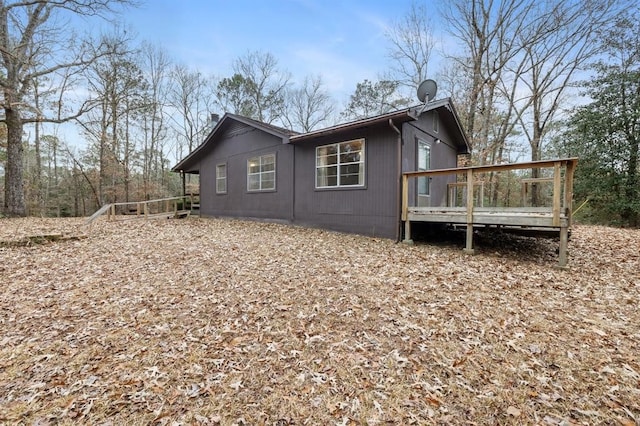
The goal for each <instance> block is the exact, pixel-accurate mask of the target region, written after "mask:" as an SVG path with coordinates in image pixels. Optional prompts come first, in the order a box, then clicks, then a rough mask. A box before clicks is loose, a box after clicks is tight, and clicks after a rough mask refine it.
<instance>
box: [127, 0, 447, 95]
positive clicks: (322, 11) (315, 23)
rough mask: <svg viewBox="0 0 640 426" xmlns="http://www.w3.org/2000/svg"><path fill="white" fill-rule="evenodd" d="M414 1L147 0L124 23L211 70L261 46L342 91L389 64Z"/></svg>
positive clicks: (296, 70) (297, 72) (227, 69)
mask: <svg viewBox="0 0 640 426" xmlns="http://www.w3.org/2000/svg"><path fill="white" fill-rule="evenodd" d="M427 4H429V2H427ZM410 7H411V0H394V1H390V0H386V1H385V0H369V1H366V0H351V1H336V0H269V1H267V0H262V1H261V0H183V1H177V0H147V2H146V3H145V4H142V5H141V7H139V8H137V9H133V10H128V11H127V12H125V14H124V16H123V22H124V23H125V24H126V25H128V26H129V27H130V28H131V29H133V30H134V31H135V32H136V33H137V34H138V36H139V39H141V40H147V41H150V42H152V43H154V44H159V45H161V46H163V47H164V48H165V49H166V50H167V51H168V53H169V54H170V55H171V57H172V58H173V59H174V60H175V61H177V62H181V63H184V64H186V65H188V66H190V67H192V68H197V69H199V70H200V71H202V72H203V73H204V74H206V75H215V76H218V77H226V76H229V75H230V74H231V64H232V62H233V60H234V59H235V58H237V57H239V56H242V55H243V54H245V53H247V52H248V51H253V50H260V51H266V52H270V53H272V54H273V55H274V56H275V57H276V58H277V59H278V61H279V64H280V66H281V67H282V68H284V69H286V70H288V71H290V72H291V73H292V75H293V77H294V79H296V80H301V79H302V78H304V76H305V75H309V74H314V75H315V74H320V75H322V77H323V80H324V82H325V84H326V86H327V88H328V89H329V90H330V91H331V92H332V93H333V94H334V95H335V96H336V97H337V98H344V97H345V96H347V95H348V94H350V93H352V92H353V90H354V89H355V86H356V83H358V82H360V81H362V80H364V79H365V78H368V79H376V78H378V76H379V75H380V74H381V73H382V72H384V71H385V67H386V65H387V64H388V61H389V60H388V58H387V52H388V43H387V40H386V38H385V32H386V31H387V29H388V28H389V26H390V25H392V24H393V22H394V21H397V20H399V19H401V18H402V17H403V16H404V15H405V14H406V13H407V12H408V11H409V9H410ZM435 15H436V13H435V12H434V16H435Z"/></svg>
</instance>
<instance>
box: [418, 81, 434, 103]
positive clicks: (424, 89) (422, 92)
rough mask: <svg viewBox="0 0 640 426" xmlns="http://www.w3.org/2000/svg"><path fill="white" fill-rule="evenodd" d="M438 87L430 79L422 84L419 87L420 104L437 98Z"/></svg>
mask: <svg viewBox="0 0 640 426" xmlns="http://www.w3.org/2000/svg"><path fill="white" fill-rule="evenodd" d="M437 91H438V85H437V84H436V82H435V81H433V80H431V79H428V80H425V81H423V82H422V83H420V85H419V86H418V99H420V102H423V103H426V102H429V101H431V100H432V99H433V98H435V97H436V92H437Z"/></svg>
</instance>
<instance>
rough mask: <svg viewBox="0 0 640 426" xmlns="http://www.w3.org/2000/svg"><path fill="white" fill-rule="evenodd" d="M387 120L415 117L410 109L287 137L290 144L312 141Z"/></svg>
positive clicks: (386, 121)
mask: <svg viewBox="0 0 640 426" xmlns="http://www.w3.org/2000/svg"><path fill="white" fill-rule="evenodd" d="M389 119H392V120H393V119H405V121H409V120H415V117H414V116H413V115H411V109H410V108H407V109H403V110H399V111H394V112H390V113H387V114H383V115H378V116H375V117H369V118H364V119H362V120H357V121H351V122H349V123H343V124H338V125H336V126H332V127H327V128H325V129H320V130H314V131H311V132H308V133H302V134H299V135H293V136H290V137H289V140H290V142H291V143H296V142H301V141H304V140H309V139H314V138H318V137H322V136H329V135H333V134H336V133H342V132H347V131H349V130H354V129H359V128H362V127H367V126H372V125H380V124H383V123H388V121H389Z"/></svg>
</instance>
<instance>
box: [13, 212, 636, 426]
mask: <svg viewBox="0 0 640 426" xmlns="http://www.w3.org/2000/svg"><path fill="white" fill-rule="evenodd" d="M80 223H81V222H80V221H77V220H65V221H60V220H56V221H46V220H37V219H27V220H2V221H0V239H3V238H9V237H12V238H18V237H22V236H24V235H29V234H33V233H42V232H51V231H52V230H54V229H53V228H59V229H55V230H56V231H57V232H63V233H64V232H81V231H82V228H81V227H79V226H78V225H79V224H80ZM39 228H43V229H39ZM554 247H555V246H553V245H549V244H533V245H532V246H531V247H530V249H528V250H527V252H526V253H521V254H519V255H518V256H514V255H513V254H512V252H511V251H510V250H509V249H500V248H489V249H482V250H481V253H480V254H479V255H476V256H467V255H464V254H463V253H462V252H461V251H460V250H459V248H457V247H451V246H433V245H424V244H423V245H415V246H406V245H402V244H395V243H393V242H392V241H387V240H378V239H371V238H366V237H361V236H352V235H342V234H335V233H330V232H326V231H321V230H309V229H302V228H297V227H291V226H282V225H275V224H264V223H252V222H241V221H230V220H205V219H189V220H182V221H177V220H168V221H166V220H162V221H146V222H145V221H129V222H125V223H121V222H118V223H107V222H104V221H102V222H98V223H96V224H95V225H94V226H93V229H92V230H91V232H90V233H89V238H87V239H83V240H78V241H65V242H57V243H48V244H44V245H34V246H27V247H3V248H0V279H1V286H0V423H7V424H14V423H23V424H38V425H45V424H54V423H56V424H76V423H91V424H123V423H127V424H204V425H206V424H225V425H226V424H237V425H244V424H278V425H285V424H327V425H331V424H335V425H354V424H371V425H373V424H382V423H402V424H424V423H427V424H461V423H476V424H488V423H498V424H542V425H575V424H579V425H582V424H585V425H586V424H620V425H633V424H636V423H637V422H638V421H639V420H640V361H639V358H638V354H639V353H640V352H639V350H638V348H640V312H639V310H638V304H639V303H640V276H639V275H640V272H639V271H640V231H638V230H622V229H611V228H604V227H583V226H580V227H577V228H576V229H575V231H574V234H573V236H572V241H571V243H570V269H569V270H556V269H553V268H552V265H553V257H554V253H553V250H554Z"/></svg>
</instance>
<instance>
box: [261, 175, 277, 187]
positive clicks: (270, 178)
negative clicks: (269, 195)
mask: <svg viewBox="0 0 640 426" xmlns="http://www.w3.org/2000/svg"><path fill="white" fill-rule="evenodd" d="M275 187H276V174H275V172H268V173H263V174H262V187H261V188H260V189H275Z"/></svg>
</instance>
